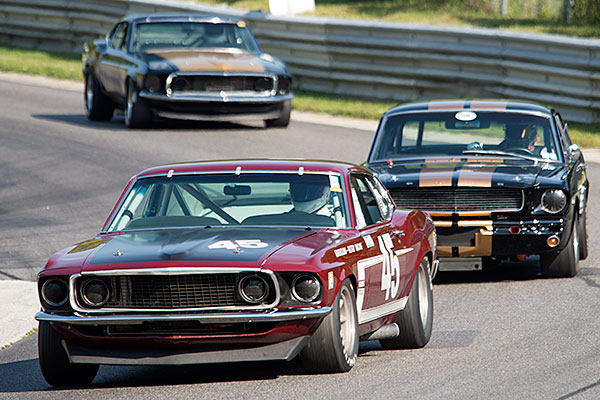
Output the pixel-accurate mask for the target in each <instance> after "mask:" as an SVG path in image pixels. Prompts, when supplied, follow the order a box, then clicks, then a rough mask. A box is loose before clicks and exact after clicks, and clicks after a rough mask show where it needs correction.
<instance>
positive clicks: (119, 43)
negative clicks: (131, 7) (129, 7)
mask: <svg viewBox="0 0 600 400" xmlns="http://www.w3.org/2000/svg"><path fill="white" fill-rule="evenodd" d="M110 45H111V47H112V48H114V49H117V50H125V48H126V47H127V23H126V22H123V23H121V24H119V26H117V28H116V29H115V31H114V33H113V35H112V36H111V38H110Z"/></svg>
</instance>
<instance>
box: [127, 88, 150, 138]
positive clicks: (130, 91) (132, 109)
mask: <svg viewBox="0 0 600 400" xmlns="http://www.w3.org/2000/svg"><path fill="white" fill-rule="evenodd" d="M151 120H152V111H151V110H150V107H149V106H148V103H146V101H145V100H144V99H142V98H140V96H139V92H138V90H137V89H136V87H135V84H134V83H133V82H132V81H131V80H130V81H129V83H128V84H127V98H126V101H125V126H126V127H127V128H129V129H138V128H145V127H147V126H148V125H150V121H151Z"/></svg>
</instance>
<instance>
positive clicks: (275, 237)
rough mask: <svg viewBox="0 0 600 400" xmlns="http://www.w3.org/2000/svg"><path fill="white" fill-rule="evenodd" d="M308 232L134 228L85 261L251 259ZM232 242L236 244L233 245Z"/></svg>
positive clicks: (302, 230) (90, 262) (296, 230)
mask: <svg viewBox="0 0 600 400" xmlns="http://www.w3.org/2000/svg"><path fill="white" fill-rule="evenodd" d="M311 233H313V232H308V231H307V230H306V229H304V228H273V227H268V228H267V227H265V228H250V227H248V228H245V227H236V228H201V229H161V230H147V231H136V232H129V233H125V234H122V235H119V236H116V237H114V238H113V239H112V240H110V241H109V242H107V243H106V244H104V245H103V246H102V247H100V248H99V249H98V250H97V252H96V253H95V254H94V255H93V256H92V257H91V259H90V261H89V264H91V265H97V264H112V263H128V262H152V261H157V262H160V261H165V260H178V261H232V262H253V261H258V260H259V259H260V258H261V257H263V256H264V255H267V254H269V253H270V252H272V251H273V250H275V249H276V248H277V247H278V246H280V245H281V244H283V243H285V242H288V241H292V240H294V239H298V238H300V237H302V236H306V235H307V234H311ZM243 241H251V242H243ZM253 243H254V244H253ZM257 243H258V244H257ZM236 245H237V246H239V248H234V247H233V246H236Z"/></svg>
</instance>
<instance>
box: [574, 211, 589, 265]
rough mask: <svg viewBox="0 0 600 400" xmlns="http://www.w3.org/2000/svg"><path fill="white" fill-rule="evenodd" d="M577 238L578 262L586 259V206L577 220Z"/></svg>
mask: <svg viewBox="0 0 600 400" xmlns="http://www.w3.org/2000/svg"><path fill="white" fill-rule="evenodd" d="M577 230H578V231H577V236H578V239H579V260H585V259H586V258H587V257H588V254H589V253H588V230H587V206H586V207H585V209H584V210H583V213H582V214H581V215H580V216H579V218H578V224H577Z"/></svg>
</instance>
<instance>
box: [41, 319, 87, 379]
mask: <svg viewBox="0 0 600 400" xmlns="http://www.w3.org/2000/svg"><path fill="white" fill-rule="evenodd" d="M38 356H39V359H40V368H41V370H42V375H43V376H44V379H45V380H46V382H48V383H49V384H50V385H52V386H60V387H64V386H86V385H89V384H90V383H92V381H93V380H94V378H95V377H96V374H97V373H98V365H92V364H73V363H71V362H70V361H69V357H67V353H66V352H65V350H64V349H63V347H62V343H61V338H60V336H59V335H58V333H57V332H56V330H55V329H54V327H53V326H52V325H51V324H50V323H49V322H46V321H41V322H40V327H39V330H38Z"/></svg>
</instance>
